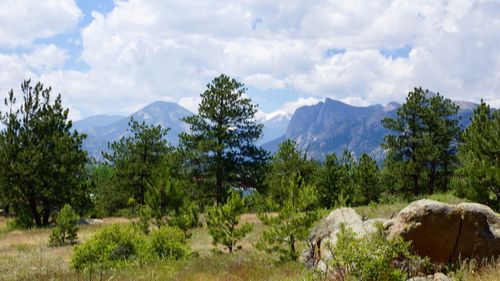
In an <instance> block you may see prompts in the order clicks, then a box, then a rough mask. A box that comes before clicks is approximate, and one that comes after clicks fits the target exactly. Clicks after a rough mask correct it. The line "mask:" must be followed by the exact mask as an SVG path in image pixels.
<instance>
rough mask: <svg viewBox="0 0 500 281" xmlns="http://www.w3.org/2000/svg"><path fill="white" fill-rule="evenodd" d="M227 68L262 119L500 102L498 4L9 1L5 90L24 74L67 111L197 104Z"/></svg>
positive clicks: (451, 0)
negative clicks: (341, 108)
mask: <svg viewBox="0 0 500 281" xmlns="http://www.w3.org/2000/svg"><path fill="white" fill-rule="evenodd" d="M221 73H225V74H227V75H229V76H231V77H234V78H236V79H238V80H240V81H242V82H244V83H245V85H246V87H247V88H248V91H247V95H248V96H249V97H250V98H251V99H252V101H254V102H255V103H257V104H259V113H258V116H259V118H269V117H270V116H275V115H276V114H282V113H288V114H290V113H293V111H294V110H295V109H296V108H297V107H299V106H302V105H310V104H315V103H317V102H319V101H321V100H324V99H325V98H332V99H337V100H341V101H343V102H346V103H348V104H351V105H357V106H366V105H371V104H382V105H383V104H386V103H389V102H391V101H396V102H403V101H404V99H405V97H406V95H407V93H408V92H409V91H410V90H412V89H413V87H417V86H418V87H423V88H427V89H430V90H432V91H435V92H439V93H441V94H442V95H444V96H446V97H449V98H452V99H454V100H464V101H472V102H478V101H480V100H481V99H484V100H485V101H486V102H488V103H490V104H491V105H492V106H495V107H498V106H500V0H477V1H474V0H467V1H465V0H415V1H407V0H377V1H366V0H287V1H282V0H273V1H269V0H240V1H237V0H233V1H221V0H190V1H186V0H127V1H125V0H76V1H75V0H0V93H1V96H2V97H4V96H6V95H7V92H8V91H9V90H10V89H14V91H15V92H16V93H19V92H20V85H21V83H22V81H23V80H24V79H28V78H31V79H32V80H33V81H41V82H42V83H43V84H44V85H46V86H51V87H52V89H53V92H55V93H61V95H62V98H63V102H64V105H65V106H67V107H69V108H70V117H71V118H72V119H74V120H78V119H81V118H84V117H87V116H90V115H94V114H120V115H126V114H130V113H132V112H134V111H136V110H138V109H140V108H142V107H143V106H145V105H147V104H149V103H151V102H154V101H158V100H163V101H173V102H177V103H179V104H181V105H182V106H184V107H186V108H188V109H190V110H192V111H196V109H197V104H198V102H199V100H200V98H199V95H200V93H202V92H203V91H204V89H205V87H206V85H207V83H209V82H210V81H211V80H212V79H213V78H214V77H216V76H218V75H219V74H221Z"/></svg>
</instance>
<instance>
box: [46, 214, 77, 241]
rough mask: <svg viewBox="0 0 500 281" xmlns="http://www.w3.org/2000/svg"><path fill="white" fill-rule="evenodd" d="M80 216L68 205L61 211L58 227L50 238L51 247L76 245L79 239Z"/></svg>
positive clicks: (57, 221)
mask: <svg viewBox="0 0 500 281" xmlns="http://www.w3.org/2000/svg"><path fill="white" fill-rule="evenodd" d="M79 220H80V216H79V215H78V214H77V213H76V212H75V210H74V209H73V208H72V207H71V206H70V205H68V204H66V205H64V207H63V208H62V209H61V211H59V214H58V215H57V218H56V224H57V225H56V227H55V228H54V229H53V230H52V234H51V235H50V238H49V247H60V246H65V245H73V244H76V241H77V239H78V237H77V232H78V221H79Z"/></svg>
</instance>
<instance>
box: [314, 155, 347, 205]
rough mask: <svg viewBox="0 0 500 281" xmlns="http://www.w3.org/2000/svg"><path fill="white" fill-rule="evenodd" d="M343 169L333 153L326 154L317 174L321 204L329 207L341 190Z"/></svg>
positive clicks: (336, 199)
mask: <svg viewBox="0 0 500 281" xmlns="http://www.w3.org/2000/svg"><path fill="white" fill-rule="evenodd" d="M342 172H343V169H342V165H341V164H340V162H339V160H338V158H337V155H336V154H335V153H331V154H328V155H327V156H326V159H325V163H324V165H322V166H321V168H320V171H319V175H318V198H319V203H320V204H321V206H323V207H325V208H327V209H331V208H333V207H334V206H335V205H336V203H337V202H338V199H339V196H340V194H341V192H342V178H343V177H344V176H343V175H342Z"/></svg>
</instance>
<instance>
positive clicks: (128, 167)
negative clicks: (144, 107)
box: [103, 118, 171, 204]
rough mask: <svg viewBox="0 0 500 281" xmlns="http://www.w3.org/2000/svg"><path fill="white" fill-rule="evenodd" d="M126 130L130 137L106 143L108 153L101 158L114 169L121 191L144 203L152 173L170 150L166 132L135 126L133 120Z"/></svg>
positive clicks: (135, 123) (153, 127) (143, 123)
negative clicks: (107, 144)
mask: <svg viewBox="0 0 500 281" xmlns="http://www.w3.org/2000/svg"><path fill="white" fill-rule="evenodd" d="M129 127H130V129H129V130H130V132H131V134H132V135H131V136H129V137H122V138H121V139H120V140H119V141H117V142H113V143H111V144H109V148H110V149H111V152H110V153H104V154H103V155H104V158H105V159H106V160H107V161H109V163H110V164H111V165H113V167H114V169H115V173H116V180H117V185H118V186H119V188H120V189H121V192H122V193H123V194H126V195H127V196H128V197H129V199H133V200H134V201H136V202H137V203H139V204H143V203H144V194H145V192H146V188H147V185H148V183H149V182H150V181H151V177H152V172H153V171H154V170H155V169H156V167H157V166H158V165H159V164H160V163H161V161H162V159H163V157H164V156H165V155H166V154H167V153H168V152H169V151H171V147H170V146H169V144H168V142H167V140H166V138H165V136H166V135H167V132H168V130H169V129H163V128H162V127H161V125H157V126H153V125H146V124H145V122H142V123H138V122H137V121H135V120H134V119H133V118H131V119H130V122H129Z"/></svg>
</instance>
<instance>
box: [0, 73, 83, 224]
mask: <svg viewBox="0 0 500 281" xmlns="http://www.w3.org/2000/svg"><path fill="white" fill-rule="evenodd" d="M21 89H22V92H23V103H22V104H21V105H20V106H18V104H17V103H16V97H15V94H14V91H13V90H11V91H10V92H9V95H8V97H7V98H6V99H5V106H6V108H7V110H6V112H1V113H0V120H1V122H2V123H3V125H5V129H3V130H2V131H1V132H0V194H1V196H2V200H1V201H2V202H3V203H6V202H7V203H8V204H9V205H10V206H11V207H12V208H13V210H14V211H15V212H16V213H19V214H21V215H22V216H25V217H23V218H22V221H23V223H22V225H23V226H31V225H33V224H35V225H37V226H41V225H47V224H49V219H50V217H51V215H52V213H53V212H55V211H57V210H59V209H60V208H61V207H62V206H63V205H64V204H65V203H70V204H72V205H73V206H75V207H81V208H78V211H80V212H83V211H85V210H83V208H85V207H88V204H86V203H85V202H88V201H89V197H88V192H87V189H88V182H87V175H86V173H85V169H84V168H85V167H84V165H85V163H86V158H87V155H86V152H85V151H83V150H82V141H83V139H84V138H85V135H82V134H79V133H78V132H75V131H73V130H72V128H71V127H72V123H71V121H70V120H68V109H65V108H64V107H63V106H62V99H61V96H60V95H58V96H57V97H56V99H55V100H52V99H51V95H50V93H51V88H44V86H43V85H42V84H41V83H37V84H36V85H35V86H34V87H33V86H32V85H31V81H30V80H28V81H24V83H23V84H22V86H21ZM28 213H29V217H27V214H28ZM19 222H20V221H19Z"/></svg>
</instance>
